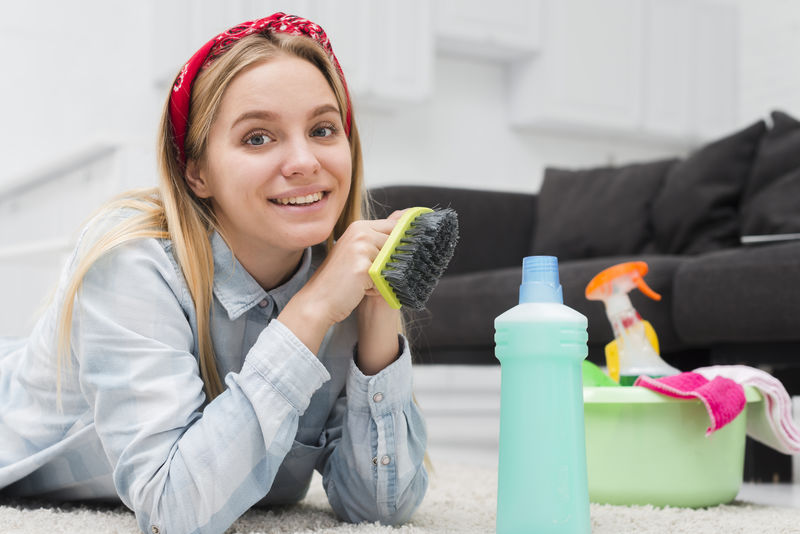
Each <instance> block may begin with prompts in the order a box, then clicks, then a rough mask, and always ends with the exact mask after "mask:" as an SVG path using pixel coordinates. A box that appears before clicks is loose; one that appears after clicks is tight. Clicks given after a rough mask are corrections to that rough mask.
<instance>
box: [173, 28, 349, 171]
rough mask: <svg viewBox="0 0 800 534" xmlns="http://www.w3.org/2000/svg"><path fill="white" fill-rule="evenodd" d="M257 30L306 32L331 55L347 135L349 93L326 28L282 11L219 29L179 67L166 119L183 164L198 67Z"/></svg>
mask: <svg viewBox="0 0 800 534" xmlns="http://www.w3.org/2000/svg"><path fill="white" fill-rule="evenodd" d="M257 32H275V33H288V34H290V35H305V36H306V37H310V38H311V39H313V40H315V41H316V42H317V43H319V45H320V46H321V47H322V48H323V49H324V50H325V52H326V53H327V54H328V57H330V59H331V61H332V62H333V65H334V66H335V67H336V71H337V72H338V73H339V78H340V79H341V81H342V85H343V86H344V92H345V97H346V98H347V113H346V116H345V127H344V128H345V130H344V131H345V134H346V135H347V136H348V137H350V125H351V120H352V119H351V108H352V106H351V104H350V94H349V93H348V91H347V83H346V82H345V79H344V73H343V72H342V67H341V66H340V65H339V61H338V60H337V59H336V56H335V55H334V54H333V48H331V43H330V41H329V40H328V36H327V35H325V31H324V30H323V29H322V28H321V27H320V26H319V25H318V24H314V23H313V22H311V21H310V20H306V19H304V18H300V17H297V16H294V15H286V14H285V13H274V14H272V15H270V16H269V17H265V18H263V19H258V20H251V21H249V22H243V23H241V24H237V25H236V26H234V27H233V28H230V29H229V30H227V31H224V32H222V33H221V34H219V35H217V36H216V37H214V38H213V39H211V40H210V41H209V42H207V43H206V44H204V45H203V47H202V48H200V50H198V51H197V52H195V53H194V55H193V56H192V57H191V58H189V61H187V62H186V64H185V65H184V66H183V68H182V69H181V72H180V73H179V74H178V77H177V78H176V79H175V85H174V86H173V87H172V93H171V95H170V99H169V119H170V123H171V124H172V137H173V139H174V141H175V145H176V146H177V147H178V155H179V158H180V162H181V163H182V164H184V165H185V164H186V151H185V147H184V143H185V141H186V130H187V122H188V120H189V103H190V100H191V94H192V84H193V83H194V79H195V78H196V77H197V73H198V72H200V70H201V69H203V68H205V67H207V66H208V65H210V64H211V62H212V61H214V60H215V59H216V58H218V57H219V56H221V55H222V54H223V53H224V52H225V51H226V50H227V49H228V48H230V46H231V45H232V44H233V43H235V42H236V41H238V40H239V39H241V38H242V37H246V36H248V35H251V34H253V33H257Z"/></svg>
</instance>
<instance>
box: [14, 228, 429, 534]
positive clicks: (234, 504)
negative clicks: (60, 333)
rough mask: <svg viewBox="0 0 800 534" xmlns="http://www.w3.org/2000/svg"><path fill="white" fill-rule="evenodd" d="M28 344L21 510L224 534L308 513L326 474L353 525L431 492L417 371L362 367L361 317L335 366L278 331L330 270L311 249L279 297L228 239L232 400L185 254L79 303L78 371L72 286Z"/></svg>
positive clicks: (134, 272)
mask: <svg viewBox="0 0 800 534" xmlns="http://www.w3.org/2000/svg"><path fill="white" fill-rule="evenodd" d="M88 239H89V238H88V237H87V236H86V232H84V234H83V236H82V238H81V240H80V241H79V245H78V247H76V252H75V253H73V256H72V258H71V259H70V261H69V262H68V263H67V265H66V266H65V269H64V271H63V273H62V276H61V281H60V283H59V288H58V290H57V291H56V295H55V298H54V299H53V301H52V303H51V304H50V306H49V307H48V308H47V309H46V311H45V312H44V314H43V315H42V316H41V317H40V319H39V320H38V322H37V323H36V325H35V327H34V328H33V330H32V332H31V334H30V336H29V337H28V338H26V339H23V340H18V339H17V340H11V339H0V488H3V489H2V490H0V491H2V493H3V494H5V495H12V496H36V497H39V498H50V499H60V500H83V499H94V500H120V499H121V500H122V502H123V503H124V504H125V505H126V506H128V507H129V508H131V509H132V510H133V511H134V512H135V513H136V518H137V521H138V524H139V526H140V528H141V529H142V530H143V531H144V532H155V531H156V530H155V529H154V527H155V528H157V530H158V532H160V533H162V534H173V533H184V532H223V531H224V530H225V529H226V528H227V527H228V526H230V524H231V523H232V522H233V521H234V520H235V519H236V518H237V517H239V516H240V515H241V514H242V513H244V512H245V511H246V510H247V509H249V508H250V507H251V506H253V505H256V504H267V505H268V504H284V503H293V502H297V501H298V500H300V499H302V498H303V497H304V495H305V494H306V491H307V490H308V486H309V483H310V480H311V476H312V473H313V471H314V470H315V469H316V470H317V471H319V472H320V473H322V476H323V485H324V487H325V490H326V492H327V495H328V499H329V502H330V504H331V506H332V507H333V509H334V511H335V512H336V514H337V515H338V516H340V517H341V518H342V519H344V520H347V521H352V522H361V521H369V522H372V521H381V522H383V523H387V524H396V523H400V522H403V521H405V520H407V519H408V518H409V517H410V516H411V514H412V513H413V511H414V510H415V509H416V508H417V506H418V505H419V503H420V502H421V500H422V497H423V495H424V493H425V490H426V488H427V483H428V477H427V473H426V472H425V468H424V467H423V457H424V453H425V447H426V432H425V424H424V421H423V418H422V416H421V414H420V411H419V410H418V408H417V406H416V405H415V404H414V402H413V401H412V373H411V355H410V353H409V349H408V343H407V342H406V340H405V338H403V337H402V336H401V339H400V346H401V354H400V355H399V357H398V359H397V360H396V361H395V362H393V363H392V364H391V365H389V366H388V367H387V368H385V369H384V370H383V371H381V372H380V373H378V374H377V375H374V376H365V375H364V374H362V373H361V371H360V370H359V369H358V367H357V366H356V365H355V363H354V358H353V355H354V351H355V350H356V342H357V338H358V332H357V320H356V319H357V318H356V317H355V315H353V316H351V317H350V318H348V319H346V320H345V321H343V322H341V323H339V324H337V325H335V326H333V327H332V328H331V329H330V330H329V331H328V332H327V334H326V337H325V340H324V342H323V344H322V347H321V349H320V351H319V354H318V356H315V355H314V354H313V353H312V352H310V351H309V350H308V349H307V348H306V347H305V346H304V345H303V343H302V342H300V340H298V339H297V337H295V336H294V334H293V333H292V332H291V331H290V330H289V329H288V328H286V327H285V326H284V325H283V324H281V323H280V322H279V321H278V320H277V319H276V317H277V316H278V314H279V313H280V311H281V310H282V309H283V307H284V306H285V305H286V303H287V302H288V301H289V299H290V298H291V297H292V296H293V295H294V294H295V293H297V291H298V290H300V288H302V287H303V285H304V284H305V283H306V282H307V281H308V279H309V278H310V276H311V275H312V274H313V272H314V270H315V269H316V268H317V266H318V265H319V264H320V263H321V261H322V259H323V258H324V249H322V248H318V247H314V248H309V249H307V250H306V251H305V253H304V255H303V259H302V262H301V264H300V266H299V268H298V270H297V271H296V272H295V274H294V275H293V276H292V277H291V279H290V280H289V281H287V282H286V283H285V284H283V285H282V286H280V287H277V288H275V289H273V290H271V291H265V290H264V289H262V288H261V286H260V285H259V284H258V283H257V282H256V281H255V280H254V279H253V278H252V277H251V276H250V275H249V274H248V273H247V271H245V269H244V268H243V267H242V266H241V264H240V263H239V262H238V261H237V260H236V259H235V257H234V256H233V254H232V252H231V250H230V249H229V248H228V246H227V245H226V244H225V242H224V240H223V239H222V238H221V237H220V236H219V235H218V234H216V233H214V234H212V237H211V243H212V248H213V255H214V266H215V274H214V290H213V292H214V297H215V298H214V302H213V309H212V315H211V329H212V337H213V342H214V348H215V350H216V355H217V367H218V370H219V372H220V376H221V377H223V379H224V382H225V387H226V389H225V391H224V392H223V393H222V394H221V395H220V396H219V397H217V398H216V399H214V400H213V401H212V402H207V399H206V397H205V394H204V392H203V383H202V380H201V378H200V373H199V364H198V355H197V349H196V347H197V321H196V316H195V311H194V305H193V302H192V300H191V298H190V296H189V291H188V288H187V285H186V282H185V280H184V277H183V276H182V274H181V271H180V269H179V268H178V266H177V263H176V260H175V258H174V255H173V253H172V245H171V242H170V241H168V240H157V239H141V240H137V241H134V242H132V243H129V244H126V245H123V246H120V247H118V248H116V249H114V250H113V251H111V252H110V253H108V254H107V255H105V256H104V257H102V258H101V259H100V260H99V261H97V263H95V264H94V266H93V267H92V268H91V269H90V270H89V272H88V273H87V275H86V277H85V279H84V282H83V285H82V287H81V289H80V291H79V293H78V296H77V297H76V306H75V312H74V318H73V323H72V344H71V354H70V356H71V358H70V361H69V362H66V363H65V364H64V365H63V366H62V369H61V371H60V376H61V378H60V380H61V399H60V400H61V409H60V410H59V408H58V406H57V396H56V383H57V380H58V369H57V366H56V352H55V347H56V325H57V316H58V313H59V311H60V304H61V302H62V300H63V294H64V289H65V283H66V281H67V279H68V277H69V274H70V272H71V270H72V269H74V267H75V265H74V264H75V261H76V260H75V258H76V257H77V255H78V254H79V253H78V251H79V250H80V249H81V248H82V246H81V244H80V243H81V242H86V241H87V240H88Z"/></svg>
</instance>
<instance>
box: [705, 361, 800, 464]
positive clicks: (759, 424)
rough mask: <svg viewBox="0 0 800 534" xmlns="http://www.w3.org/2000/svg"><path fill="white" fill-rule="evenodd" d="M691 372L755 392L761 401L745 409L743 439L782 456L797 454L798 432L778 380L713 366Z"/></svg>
mask: <svg viewBox="0 0 800 534" xmlns="http://www.w3.org/2000/svg"><path fill="white" fill-rule="evenodd" d="M695 372H696V373H698V374H701V375H703V376H704V377H706V378H708V379H715V378H717V377H725V378H729V379H731V380H734V381H735V382H737V383H738V384H741V385H742V386H752V387H754V388H756V389H757V390H758V391H759V393H761V396H762V397H764V402H763V406H762V404H761V403H751V404H750V405H749V406H748V408H747V435H748V436H750V437H751V438H753V439H754V440H756V441H759V442H761V443H763V444H764V445H766V446H768V447H772V448H773V449H775V450H777V451H780V452H782V453H784V454H797V453H800V430H798V428H797V425H795V422H794V420H793V418H792V399H791V398H790V397H789V393H788V392H787V391H786V389H785V388H784V387H783V384H781V382H780V380H778V379H777V378H775V377H773V376H772V375H770V374H769V373H766V372H764V371H762V370H760V369H755V368H753V367H748V366H746V365H715V366H713V367H701V368H700V369H695Z"/></svg>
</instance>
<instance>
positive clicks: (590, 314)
mask: <svg viewBox="0 0 800 534" xmlns="http://www.w3.org/2000/svg"><path fill="white" fill-rule="evenodd" d="M371 197H372V201H373V207H374V211H375V212H376V215H377V216H383V215H385V214H387V213H388V212H390V211H391V210H393V209H396V208H403V207H408V206H412V205H421V206H434V207H435V206H439V207H448V206H449V207H452V208H454V209H455V210H456V211H457V212H458V214H459V222H460V226H461V232H460V233H461V238H460V242H459V245H458V247H457V249H456V253H455V256H454V258H453V260H452V262H451V264H450V267H449V269H448V271H447V273H446V274H445V276H444V277H443V278H442V280H441V281H440V283H439V285H438V287H437V288H436V290H435V291H434V293H433V295H432V297H431V299H430V301H429V302H428V307H427V309H426V310H425V311H423V312H417V313H412V314H409V315H408V316H407V319H408V321H407V322H408V328H409V334H410V337H411V342H412V345H413V347H414V349H415V353H416V357H417V360H418V362H420V363H467V364H496V363H497V360H496V359H495V358H494V341H493V335H494V327H493V320H494V318H495V317H496V316H497V315H499V314H500V313H502V312H503V311H505V310H507V309H508V308H510V307H512V306H514V305H515V304H516V303H517V298H518V289H519V283H520V277H521V262H522V258H523V257H524V256H527V255H532V254H548V255H554V256H557V257H558V258H559V266H560V275H561V284H562V286H563V291H564V301H565V304H567V305H568V306H570V307H572V308H574V309H576V310H578V311H579V312H581V313H582V314H584V315H586V317H587V318H588V319H589V359H590V360H592V361H595V362H597V363H602V362H603V360H604V356H603V347H604V346H605V344H606V343H608V342H609V341H610V340H611V339H612V332H611V327H610V325H609V323H608V320H607V319H606V316H605V310H604V309H603V305H602V303H600V302H596V301H588V300H586V298H585V297H584V288H585V287H586V284H587V283H588V282H589V280H590V279H591V278H592V277H593V276H594V275H595V274H597V273H598V272H599V271H601V270H602V269H604V268H605V267H608V266H610V265H613V264H615V263H619V262H623V261H630V260H644V261H646V262H647V263H648V265H649V267H650V272H649V273H648V274H647V276H646V278H645V280H646V281H647V283H648V284H649V285H650V286H651V287H652V288H653V289H654V290H655V291H657V292H658V293H660V294H661V295H662V296H663V298H662V300H661V301H659V302H656V301H652V300H650V299H648V298H646V297H644V296H643V295H642V294H641V293H639V292H638V291H634V292H633V293H631V300H632V301H633V304H634V307H635V308H636V309H637V310H638V311H639V312H640V314H641V315H642V316H643V317H644V318H645V319H648V320H649V321H650V322H651V323H652V324H653V327H654V328H655V330H656V332H657V333H658V336H659V340H660V343H661V348H662V355H663V356H664V358H665V359H666V360H667V361H668V362H670V363H672V364H673V365H675V366H676V367H678V368H680V369H683V370H689V369H692V368H696V367H699V366H702V365H707V364H713V363H744V364H748V365H753V366H762V367H766V368H767V369H768V370H769V371H771V372H773V373H774V374H776V376H779V378H781V379H782V380H783V381H784V384H785V385H786V386H787V389H789V390H790V392H792V393H794V394H800V380H799V379H800V372H797V371H798V370H800V240H781V241H774V242H765V243H758V244H742V243H741V239H740V238H741V237H742V236H743V235H764V234H772V235H783V234H791V233H798V232H800V122H798V121H797V120H795V119H793V118H792V117H790V116H789V115H787V114H785V113H782V112H773V113H772V116H771V121H770V125H769V126H768V125H767V123H766V121H758V122H756V123H754V124H752V125H750V126H748V127H747V128H744V129H742V130H741V131H738V132H736V133H734V134H732V135H729V136H727V137H725V138H723V139H720V140H718V141H715V142H712V143H708V144H707V145H705V146H703V147H700V148H699V149H697V150H696V151H694V152H693V153H692V154H690V155H689V156H687V157H686V158H683V159H677V158H676V159H669V160H662V161H654V162H644V163H637V164H630V165H625V166H620V167H605V168H594V169H578V170H574V169H554V168H548V169H547V170H546V172H545V177H544V181H543V183H542V187H541V189H540V191H539V193H538V194H535V195H534V194H525V193H511V192H497V191H483V190H469V189H459V188H443V187H425V186H392V187H383V188H377V189H373V190H372V191H371ZM776 239H778V238H776Z"/></svg>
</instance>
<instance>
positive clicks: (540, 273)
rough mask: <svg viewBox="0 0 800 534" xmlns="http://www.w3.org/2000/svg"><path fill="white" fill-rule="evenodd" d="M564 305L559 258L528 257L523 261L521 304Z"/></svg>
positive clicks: (520, 291) (520, 287) (520, 289)
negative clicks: (552, 303) (548, 303)
mask: <svg viewBox="0 0 800 534" xmlns="http://www.w3.org/2000/svg"><path fill="white" fill-rule="evenodd" d="M525 302H555V303H558V304H563V303H564V296H563V294H562V292H561V283H560V282H559V279H558V258H556V257H555V256H528V257H527V258H523V260H522V285H520V286H519V303H520V304H523V303H525Z"/></svg>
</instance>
